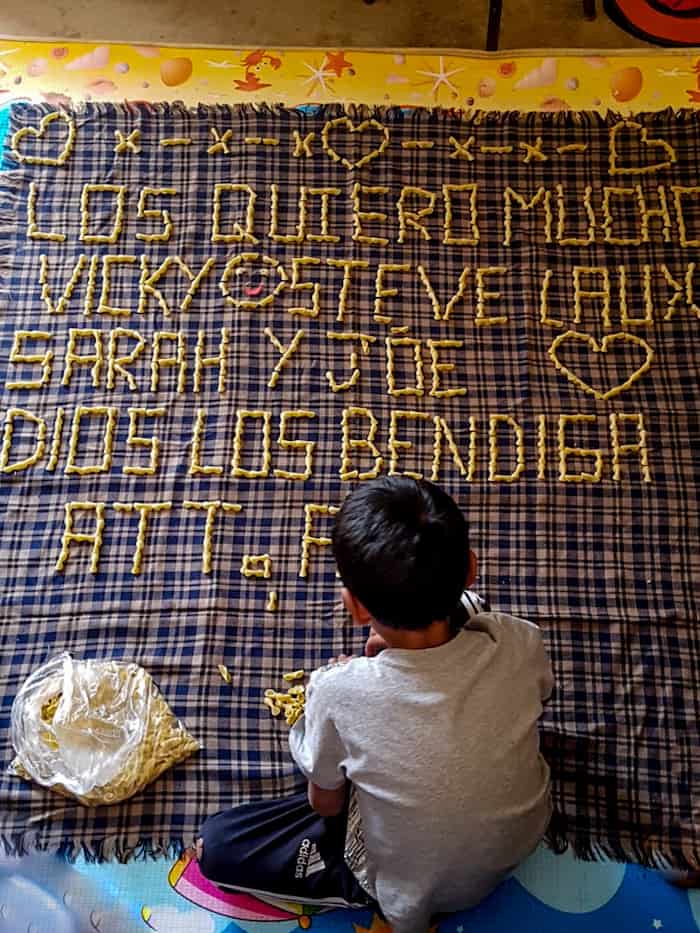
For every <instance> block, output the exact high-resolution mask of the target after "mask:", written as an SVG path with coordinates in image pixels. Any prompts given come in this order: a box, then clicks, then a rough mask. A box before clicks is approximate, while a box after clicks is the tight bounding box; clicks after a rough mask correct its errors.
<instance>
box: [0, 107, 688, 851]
mask: <svg viewBox="0 0 700 933" xmlns="http://www.w3.org/2000/svg"><path fill="white" fill-rule="evenodd" d="M699 151H700V132H699V127H698V118H697V115H696V114H695V113H680V114H671V113H659V114H653V115H638V116H635V117H633V118H631V119H628V120H624V119H623V118H622V117H621V116H615V115H610V116H609V117H608V118H607V119H604V118H599V117H598V116H596V115H593V114H560V113H554V114H547V113H545V114H538V115H527V116H524V115H518V114H513V113H503V114H488V115H484V114H480V115H479V114H473V115H465V114H460V113H453V112H448V111H439V110H434V111H427V110H414V111H406V110H392V111H387V112H373V113H363V112H360V111H352V112H346V111H344V110H341V109H339V108H333V107H330V108H323V109H319V108H306V109H304V110H289V109H284V108H279V109H274V108H265V107H263V108H257V109H256V108H253V107H241V108H234V109H231V108H228V107H205V106H202V107H199V108H198V109H196V110H191V111H189V110H186V109H184V108H181V107H177V106H172V107H169V106H162V107H156V108H153V107H151V106H148V105H137V104H130V105H127V106H112V105H98V104H87V105H85V106H84V107H83V108H81V109H80V110H78V111H77V112H75V113H61V114H59V115H55V112H54V111H52V110H50V109H49V108H43V107H36V106H30V105H20V106H17V107H15V108H14V110H13V113H12V123H11V128H10V135H9V136H8V138H7V140H6V146H5V152H4V164H3V168H4V171H3V172H2V173H0V226H2V229H3V240H2V246H1V250H2V252H0V275H1V276H2V278H1V280H0V281H1V286H0V287H1V296H2V304H3V310H2V316H1V317H0V360H2V374H3V379H2V383H3V388H2V389H1V390H0V391H1V393H2V396H1V397H2V404H1V408H2V416H3V420H4V429H3V431H4V433H3V437H2V445H3V446H2V453H1V454H0V508H1V512H2V528H1V530H0V562H1V565H2V568H3V573H2V584H1V587H0V616H1V618H2V641H1V642H0V692H1V694H2V709H1V712H0V729H1V730H2V748H3V756H4V759H5V761H6V762H9V760H10V758H11V757H12V750H11V749H10V747H9V743H8V738H7V735H8V724H9V712H10V705H11V702H12V698H13V696H14V695H15V693H16V691H17V689H18V687H19V685H20V684H21V683H22V682H23V680H24V679H25V678H26V677H27V675H28V674H29V673H30V672H31V671H32V670H34V669H35V668H36V667H37V666H38V665H40V664H41V663H42V662H43V661H45V660H46V659H48V658H49V657H52V656H53V655H55V654H57V653H58V652H60V651H63V650H68V651H70V652H72V653H73V654H74V655H75V656H77V657H100V658H102V657H114V658H128V659H130V660H135V661H137V662H139V663H140V664H142V665H144V666H145V667H146V668H147V669H148V670H149V671H150V672H151V673H152V675H153V677H154V678H155V680H156V681H157V683H158V684H159V686H160V687H161V689H162V691H163V693H164V695H165V696H166V698H167V699H168V701H169V702H170V703H171V705H172V706H173V708H174V710H175V712H176V713H177V714H178V716H180V717H181V718H182V719H183V720H184V721H185V723H186V724H187V726H188V727H189V728H190V729H191V731H192V732H193V734H194V735H195V736H196V737H197V738H198V739H199V740H200V741H201V743H202V745H203V749H202V751H201V753H200V754H199V755H197V756H195V757H194V758H192V759H190V760H189V761H187V762H186V763H184V764H183V765H182V766H180V767H178V768H176V769H174V770H173V771H172V772H170V773H168V774H166V775H164V776H163V777H162V778H161V779H159V780H158V781H157V782H156V783H155V784H154V785H153V786H152V787H150V788H149V789H148V790H147V791H146V792H144V793H143V794H141V795H139V796H138V797H137V798H136V799H134V800H132V801H130V802H128V803H125V804H122V805H119V806H115V807H110V808H99V809H97V810H87V809H84V808H82V807H80V806H77V805H74V804H72V803H71V802H69V801H64V800H61V799H59V798H57V797H55V796H53V795H52V794H50V793H47V792H43V791H42V790H41V789H40V788H38V787H35V786H30V785H29V784H25V783H22V782H20V781H19V780H17V779H15V778H12V777H9V776H6V775H3V776H2V778H1V781H0V801H1V805H0V824H1V831H2V838H3V840H4V843H5V846H6V848H7V849H8V850H10V851H13V852H17V851H25V850H28V849H31V848H40V849H47V848H49V849H55V850H56V849H61V850H63V851H66V852H75V851H77V850H78V849H79V848H80V847H83V849H84V850H85V851H87V852H88V853H90V854H91V855H92V856H93V857H97V858H103V857H110V856H117V857H120V858H128V857H130V856H134V855H138V854H143V853H156V852H159V851H164V850H166V849H168V848H169V847H175V848H177V847H178V846H180V845H182V843H183V842H187V841H188V840H189V839H190V838H191V837H192V835H193V834H194V833H195V832H196V830H197V827H198V825H199V823H200V821H201V820H202V819H203V817H204V816H205V815H207V814H208V813H211V812H213V811H216V810H218V809H221V808H223V807H225V806H227V805H230V804H232V803H234V802H236V801H241V800H244V799H250V798H256V797H262V796H266V795H279V794H283V793H286V792H291V791H292V790H294V789H295V788H297V787H298V784H299V777H298V774H295V772H294V769H293V767H292V763H291V760H290V757H289V754H288V751H287V746H286V735H285V728H284V724H280V723H279V722H278V721H276V720H274V721H273V720H271V719H270V718H269V716H268V710H267V709H266V708H265V707H264V706H263V705H262V704H261V694H262V692H263V690H264V689H265V688H267V687H270V686H277V685H278V684H279V683H280V680H279V678H280V674H281V673H282V672H283V671H285V670H292V669H295V668H300V667H304V668H307V669H310V668H313V667H314V666H315V665H318V664H319V663H320V662H321V661H323V660H324V659H325V658H327V657H328V656H329V655H331V654H334V653H337V652H340V651H346V652H348V651H352V650H353V649H354V650H357V649H358V648H359V647H360V641H359V639H360V635H359V634H358V633H357V632H353V630H352V629H351V627H350V625H349V622H348V620H347V619H346V617H345V614H344V612H343V610H342V605H341V603H340V600H339V594H338V583H337V580H336V579H335V573H334V567H333V564H332V559H331V556H330V552H329V549H328V547H327V536H328V533H329V529H330V522H331V521H332V508H331V507H333V506H336V505H338V504H339V503H340V502H341V501H342V498H343V496H344V495H345V494H346V493H347V491H348V489H350V488H351V487H352V484H353V483H354V482H358V481H363V480H365V479H366V478H368V477H370V476H372V475H375V474H377V473H379V472H380V471H382V470H383V471H388V470H392V471H394V472H398V473H408V474H409V475H410V474H415V475H423V476H426V477H428V478H430V477H433V478H436V479H437V481H438V482H440V483H442V484H443V485H444V486H445V487H446V488H447V489H448V490H449V491H450V493H452V494H453V495H454V496H455V497H456V499H457V501H458V502H459V503H460V505H461V506H462V507H463V509H464V511H465V513H466V514H467V515H468V518H469V521H470V525H471V530H472V534H473V543H474V548H475V550H476V551H477V553H478V555H479V559H480V576H479V583H478V585H479V587H480V588H481V589H482V590H483V592H484V595H485V596H487V597H488V599H489V600H490V602H491V603H492V605H493V606H494V607H496V608H500V609H503V610H506V611H509V612H512V613H514V614H519V615H523V616H527V617H529V618H531V619H533V620H535V621H536V622H538V623H539V624H541V625H542V627H543V628H544V631H545V636H546V639H547V643H548V646H549V650H550V652H551V656H552V660H553V664H554V669H555V673H556V681H557V687H556V692H555V695H554V698H553V701H552V703H551V705H550V706H549V707H548V709H547V711H546V715H545V717H544V721H543V726H542V736H543V744H544V748H545V751H546V753H547V755H548V757H549V760H550V762H551V764H552V772H553V782H554V783H553V792H554V801H555V805H556V809H557V819H556V821H555V823H554V824H553V834H554V835H555V836H557V838H559V840H560V841H562V842H564V841H568V842H569V843H572V844H573V845H574V846H575V848H576V850H577V851H578V852H579V853H580V854H582V855H588V856H594V855H596V854H597V853H600V852H606V853H609V854H612V855H614V856H618V857H620V858H633V859H637V860H640V861H643V862H647V863H659V862H660V861H662V860H663V859H664V858H665V859H667V860H669V861H671V862H673V863H675V864H678V865H692V866H695V867H698V866H699V865H700V860H699V858H698V856H699V853H700V845H699V837H698V825H697V816H696V813H695V808H694V806H693V801H694V798H695V795H696V793H697V786H696V782H697V775H698V774H699V773H700V741H699V736H698V725H697V724H698V721H699V718H700V717H699V716H698V693H697V689H696V682H697V662H698V657H699V651H700V643H699V642H698V629H697V620H698V602H697V596H696V581H697V579H698V575H699V574H700V555H699V549H698V541H699V540H700V537H699V529H698V489H699V482H700V477H699V475H698V465H697V451H698V450H699V449H700V416H699V415H698V408H699V406H698V401H699V399H700V389H699V388H698V386H699V385H700V354H698V348H699V347H700V333H699V329H700V284H699V283H698V279H697V277H696V275H695V271H696V270H695V260H696V257H697V248H698V246H699V245H700V196H699V192H700V189H698V188H697V187H695V186H694V181H695V177H696V174H697V171H698V152H699ZM222 360H223V361H224V362H222ZM218 664H226V665H228V667H229V669H230V670H231V672H232V674H233V681H232V684H230V685H229V684H227V683H225V682H224V681H223V680H222V679H221V677H220V676H219V674H218V672H217V665H218ZM507 689H508V685H507V684H504V690H507ZM494 738H495V740H497V737H494ZM416 740H417V741H419V740H420V739H419V737H418V738H417V739H416ZM406 754H407V757H408V756H410V748H407V752H406Z"/></svg>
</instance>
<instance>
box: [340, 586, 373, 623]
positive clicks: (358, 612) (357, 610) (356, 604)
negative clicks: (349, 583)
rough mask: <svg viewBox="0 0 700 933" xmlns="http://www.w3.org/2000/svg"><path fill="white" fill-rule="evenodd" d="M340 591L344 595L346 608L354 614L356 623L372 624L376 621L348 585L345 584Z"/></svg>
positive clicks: (353, 617)
mask: <svg viewBox="0 0 700 933" xmlns="http://www.w3.org/2000/svg"><path fill="white" fill-rule="evenodd" d="M340 592H341V595H342V597H343V603H344V604H345V608H346V609H347V610H348V612H349V613H350V615H351V616H352V621H353V622H354V623H355V625H371V624H372V622H374V619H373V618H372V616H371V615H370V613H369V612H368V611H367V609H365V607H364V606H363V605H362V603H361V602H360V600H359V599H357V598H356V597H355V596H353V595H352V593H351V592H350V590H349V589H348V588H347V587H346V586H344V587H343V588H342V590H341V591H340Z"/></svg>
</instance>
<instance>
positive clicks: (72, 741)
mask: <svg viewBox="0 0 700 933" xmlns="http://www.w3.org/2000/svg"><path fill="white" fill-rule="evenodd" d="M10 737H11V740H12V744H13V746H14V749H15V752H16V755H17V757H16V758H15V759H14V761H13V762H12V764H11V765H10V771H11V772H12V773H13V774H15V775H17V776H18V777H22V778H25V779H33V780H35V781H37V783H39V784H43V786H44V787H49V788H51V790H55V791H58V793H60V794H64V795H67V796H69V797H75V798H76V799H77V800H79V801H80V802H81V803H83V804H85V805H86V806H97V805H99V804H109V803H117V802H118V801H120V800H126V799H127V797H131V796H133V795H134V794H137V793H138V792H139V791H141V790H143V788H144V787H146V785H147V784H150V783H151V781H154V780H155V779H156V778H157V777H158V776H159V775H160V774H162V773H163V771H165V770H166V769H167V768H170V767H172V765H174V764H177V763H178V762H180V761H182V760H183V759H185V758H187V757H188V756H189V755H191V754H192V753H193V752H195V751H197V750H198V748H199V743H198V742H197V741H196V740H195V739H193V738H192V736H191V735H190V734H189V732H187V730H186V729H185V728H184V727H183V726H182V725H181V723H179V722H178V720H177V719H176V718H175V715H174V714H173V712H172V710H171V709H170V707H169V706H168V704H167V703H166V702H165V700H164V699H163V696H162V695H161V693H160V691H159V690H158V688H157V687H156V685H155V684H154V683H153V680H152V678H151V675H150V674H149V673H148V672H147V671H145V670H144V669H143V668H142V667H139V665H138V664H130V663H125V662H121V661H76V660H73V658H71V656H70V655H69V654H61V655H59V656H58V657H56V658H53V659H52V660H51V661H48V662H47V663H46V664H44V665H42V666H41V667H40V668H38V670H36V671H34V673H33V674H31V676H30V677H29V678H27V680H26V681H25V683H24V684H23V685H22V687H21V688H20V690H19V693H18V694H17V696H16V697H15V701H14V703H13V704H12V716H11V732H10Z"/></svg>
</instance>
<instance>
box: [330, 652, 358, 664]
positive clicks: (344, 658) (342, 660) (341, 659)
mask: <svg viewBox="0 0 700 933" xmlns="http://www.w3.org/2000/svg"><path fill="white" fill-rule="evenodd" d="M354 657H355V655H354V654H339V655H338V657H337V658H328V661H327V662H326V667H337V666H338V665H339V664H347V663H348V661H352V659H353V658H354Z"/></svg>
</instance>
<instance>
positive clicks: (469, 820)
mask: <svg viewBox="0 0 700 933" xmlns="http://www.w3.org/2000/svg"><path fill="white" fill-rule="evenodd" d="M552 683H553V680H552V672H551V667H550V663H549V659H548V657H547V654H546V651H545V648H544V645H543V643H542V638H541V635H540V632H539V629H538V628H537V627H536V626H534V625H533V624H532V623H530V622H526V621H525V620H522V619H516V618H514V617H513V616H509V615H506V614H504V613H501V612H483V613H480V614H479V615H476V616H474V617H473V618H472V619H471V620H470V621H469V622H468V624H467V626H466V627H465V628H464V629H463V630H462V631H460V632H459V633H458V634H457V635H456V636H455V637H454V638H453V639H452V640H451V641H449V642H447V643H446V644H444V645H441V646H440V647H438V648H429V649H424V650H417V651H411V650H404V649H396V648H390V649H387V650H385V651H383V652H382V653H381V654H380V655H378V656H377V657H375V658H371V659H370V658H355V659H353V660H352V661H349V662H348V663H346V664H342V665H338V666H334V667H330V668H322V669H321V670H319V671H316V672H314V674H312V676H311V680H310V684H309V689H308V693H307V699H306V713H305V716H304V717H303V718H302V719H300V720H299V721H298V722H297V724H296V725H295V726H294V728H293V729H292V730H291V732H290V738H289V743H290V748H291V752H292V755H293V757H294V759H295V761H296V762H297V764H298V765H299V767H300V768H301V770H302V772H303V773H304V774H305V775H306V777H307V778H308V779H309V780H311V781H313V783H315V784H317V785H318V786H319V787H323V788H326V789H332V788H336V787H339V786H340V785H342V784H343V783H344V781H345V779H346V778H348V779H349V780H350V781H352V783H353V786H354V794H353V797H354V803H356V805H357V809H358V810H359V821H360V822H361V827H359V828H358V826H357V822H358V821H357V820H356V819H355V820H352V819H351V820H350V827H349V829H350V831H351V832H352V833H353V835H354V842H352V841H351V842H349V846H348V849H349V854H350V855H351V858H350V859H349V863H350V867H351V868H353V870H354V871H355V873H356V875H357V876H358V879H359V881H360V883H361V884H362V885H363V886H364V887H365V888H366V889H367V890H368V891H369V892H370V893H371V894H373V895H374V896H375V897H376V898H377V900H378V901H379V904H380V906H381V908H382V910H383V911H384V913H385V915H386V917H387V919H388V920H389V922H390V923H391V924H392V925H393V927H394V931H395V933H426V931H427V930H428V927H429V920H430V915H431V914H432V913H435V912H443V911H452V910H460V909H463V908H466V907H469V906H471V905H473V904H475V903H477V902H478V901H479V900H481V899H482V898H483V897H485V896H486V895H487V894H488V893H489V891H491V890H492V889H493V888H494V887H495V886H496V885H497V884H498V883H499V882H500V881H501V880H502V879H503V878H504V877H506V876H507V875H508V873H509V872H510V871H512V870H513V869H514V868H515V867H516V866H517V865H518V863H519V862H521V861H522V859H524V858H525V857H526V856H527V855H528V854H529V853H530V852H531V851H532V850H533V849H534V848H535V846H536V845H537V843H538V841H539V840H540V839H541V837H542V835H543V833H544V831H545V829H546V826H547V822H548V820H549V816H550V809H551V804H550V797H549V769H548V768H547V765H546V764H545V762H544V760H543V758H542V757H541V755H540V753H539V736H538V729H537V721H538V719H539V717H540V714H541V713H542V703H543V701H544V700H545V699H547V697H548V696H549V694H550V692H551V689H552ZM358 839H359V840H361V841H362V840H363V841H364V847H365V852H362V853H358V851H357V849H358V845H357V841H358ZM360 848H361V847H360ZM346 854H347V853H346ZM353 862H355V864H353Z"/></svg>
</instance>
